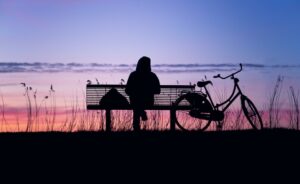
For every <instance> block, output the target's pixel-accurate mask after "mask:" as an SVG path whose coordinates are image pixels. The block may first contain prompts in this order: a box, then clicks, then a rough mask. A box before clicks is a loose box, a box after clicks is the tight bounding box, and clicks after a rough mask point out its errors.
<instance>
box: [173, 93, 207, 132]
mask: <svg viewBox="0 0 300 184" xmlns="http://www.w3.org/2000/svg"><path fill="white" fill-rule="evenodd" d="M207 102H208V101H207ZM174 105H175V112H176V121H175V122H176V125H177V126H178V127H179V128H180V129H181V130H185V131H204V130H206V129H207V128H208V127H209V125H210V123H211V120H206V119H199V118H195V117H192V116H191V115H190V111H191V110H193V109H194V108H195V107H194V106H193V105H192V104H191V103H190V102H189V101H188V100H187V99H186V95H183V96H181V97H179V98H178V99H177V100H176V102H175V104H174ZM208 116H209V114H208Z"/></svg>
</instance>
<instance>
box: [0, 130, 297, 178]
mask: <svg viewBox="0 0 300 184" xmlns="http://www.w3.org/2000/svg"><path fill="white" fill-rule="evenodd" d="M0 147H1V158H3V159H2V163H4V162H5V164H2V165H5V166H6V171H11V172H16V171H20V170H21V171H22V172H23V171H30V173H32V174H34V173H39V172H41V173H43V174H50V173H51V175H52V174H53V175H59V174H63V175H65V174H66V173H68V172H69V171H71V173H72V177H73V176H76V174H75V175H74V172H76V171H81V174H83V172H84V173H85V172H89V173H91V176H95V174H96V175H99V176H101V175H102V174H104V173H114V174H115V175H116V176H119V174H124V175H125V176H126V177H133V178H134V177H135V176H146V177H154V178H155V177H157V176H163V177H169V176H170V177H172V178H174V177H175V178H177V177H178V179H180V178H181V179H195V178H198V179H199V177H200V178H201V177H204V175H203V173H206V175H205V177H206V178H207V173H210V174H213V175H215V176H218V175H220V174H222V175H223V174H224V173H226V176H227V177H230V178H231V177H236V175H237V173H239V174H238V175H239V176H241V175H242V176H245V177H250V178H251V177H257V176H266V173H268V172H269V171H272V175H273V176H272V177H274V176H276V175H277V174H280V175H282V174H283V173H284V172H285V171H289V172H290V174H291V176H293V174H292V172H293V171H296V170H294V169H293V167H296V168H298V166H299V165H298V164H299V163H300V162H299V158H300V151H299V147H300V132H298V131H295V130H286V129H268V130H263V131H253V130H244V131H226V132H202V133H201V132H200V133H199V132H169V131H166V132H140V133H135V132H111V133H106V132H76V133H61V132H49V133H2V134H0ZM3 161H4V162H3ZM27 166H28V167H27ZM29 166H30V168H33V169H32V170H30V169H29ZM32 166H33V167H32ZM50 168H54V169H50ZM9 169H11V170H9ZM27 169H28V170H27ZM49 170H50V171H49ZM73 170H75V171H74V172H73ZM43 171H44V172H43ZM92 173H93V174H92ZM170 173H171V175H170ZM182 176H188V177H187V178H186V177H183V178H182ZM101 177H102V176H101ZM116 178H118V177H116ZM112 179H115V178H112ZM211 179H215V178H214V177H212V178H211Z"/></svg>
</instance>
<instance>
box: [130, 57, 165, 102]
mask: <svg viewBox="0 0 300 184" xmlns="http://www.w3.org/2000/svg"><path fill="white" fill-rule="evenodd" d="M125 92H126V93H127V94H128V95H129V97H130V103H131V104H132V105H134V106H135V105H137V106H147V105H153V103H154V94H159V93H160V83H159V80H158V78H157V76H156V75H155V74H154V73H153V72H151V63H150V58H148V57H142V58H141V59H140V60H139V61H138V63H137V66H136V71H134V72H132V73H131V74H130V75H129V78H128V81H127V84H126V89H125Z"/></svg>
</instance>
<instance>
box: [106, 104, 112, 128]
mask: <svg viewBox="0 0 300 184" xmlns="http://www.w3.org/2000/svg"><path fill="white" fill-rule="evenodd" d="M105 112H106V114H105V117H106V124H105V128H106V131H107V132H110V131H111V126H110V124H111V112H110V110H108V109H107V110H106V111H105Z"/></svg>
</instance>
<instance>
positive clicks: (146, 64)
mask: <svg viewBox="0 0 300 184" xmlns="http://www.w3.org/2000/svg"><path fill="white" fill-rule="evenodd" d="M136 71H138V72H151V59H150V58H149V57H147V56H143V57H141V58H140V59H139V61H138V63H137V65H136Z"/></svg>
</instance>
